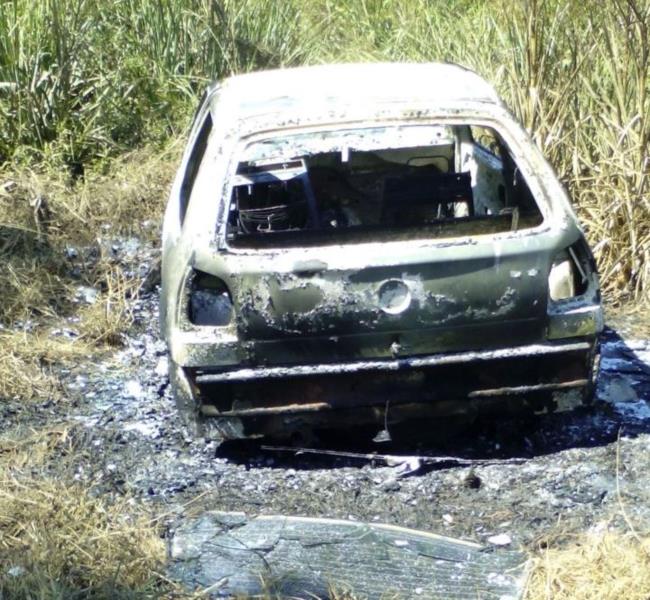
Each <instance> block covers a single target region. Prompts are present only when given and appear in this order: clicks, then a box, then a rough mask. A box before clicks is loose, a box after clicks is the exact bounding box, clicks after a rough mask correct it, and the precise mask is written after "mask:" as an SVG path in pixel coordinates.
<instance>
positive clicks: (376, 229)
mask: <svg viewBox="0 0 650 600" xmlns="http://www.w3.org/2000/svg"><path fill="white" fill-rule="evenodd" d="M542 220H543V219H542V215H541V212H540V210H539V208H538V206H537V204H536V202H535V200H534V198H533V196H532V194H531V192H530V190H529V188H528V186H527V184H526V182H525V180H524V178H523V176H522V175H521V172H520V170H519V169H518V168H517V166H516V164H515V163H514V160H513V159H512V157H511V155H510V153H509V151H508V149H507V147H506V146H505V144H504V143H503V141H502V140H501V138H500V137H499V136H498V134H497V133H496V132H495V131H494V130H492V129H490V128H486V127H479V126H469V125H462V126H458V125H456V126H448V125H444V126H441V125H427V126H386V127H375V128H367V129H357V130H343V131H330V132H325V133H323V132H319V133H307V134H299V135H294V136H286V137H283V138H277V139H272V140H263V141H262V142H257V143H254V144H251V145H250V146H249V147H248V148H247V151H246V152H245V154H244V157H243V159H242V160H240V162H239V164H238V167H237V173H236V175H235V177H234V182H233V185H232V195H231V198H230V205H229V212H228V223H227V239H228V243H230V244H233V245H235V246H243V247H257V246H259V247H264V246H274V245H280V246H282V245H288V246H293V245H305V244H306V245H309V244H324V243H325V244H327V243H344V242H346V241H382V240H394V239H414V238H416V239H417V238H420V239H421V238H428V237H453V236H459V235H478V234H483V233H498V232H503V231H513V230H519V229H523V228H530V227H535V226H537V225H539V224H540V223H541V222H542Z"/></svg>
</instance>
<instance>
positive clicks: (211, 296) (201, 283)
mask: <svg viewBox="0 0 650 600" xmlns="http://www.w3.org/2000/svg"><path fill="white" fill-rule="evenodd" d="M188 287H189V289H188V292H189V297H188V302H187V310H188V315H187V316H188V319H189V321H190V323H192V324H193V325H209V326H212V327H222V326H225V325H229V324H230V322H231V321H232V319H233V316H234V308H233V304H232V298H231V296H230V291H229V290H228V286H227V285H226V284H225V283H224V282H223V281H222V280H221V279H219V278H218V277H215V276H214V275H209V274H208V273H204V272H202V271H196V270H195V271H194V272H193V273H192V276H191V281H190V282H189V286H188Z"/></svg>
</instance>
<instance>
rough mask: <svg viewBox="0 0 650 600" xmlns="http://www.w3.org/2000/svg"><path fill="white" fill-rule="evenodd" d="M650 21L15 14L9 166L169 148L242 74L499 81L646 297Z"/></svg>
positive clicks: (501, 12) (52, 7)
mask: <svg viewBox="0 0 650 600" xmlns="http://www.w3.org/2000/svg"><path fill="white" fill-rule="evenodd" d="M649 23H650V0H612V1H611V2H605V3H601V2H596V1H595V0H587V1H586V2H582V3H577V2H573V1H572V0H544V1H542V0H522V1H521V2H509V1H506V0H502V1H501V2H479V1H477V0H475V1H470V0H450V1H443V0H314V1H313V2H310V3H305V2H301V1H300V0H285V1H283V2H277V1H275V0H220V1H219V0H215V1H212V0H114V1H112V2H104V3H97V2H93V1H91V0H43V1H42V2H31V1H28V0H1V1H0V162H3V161H4V162H5V163H14V164H15V163H16V162H19V163H21V164H27V165H33V164H34V161H37V162H38V163H39V164H41V165H48V166H49V167H50V168H51V169H54V170H60V169H67V170H68V172H69V173H70V174H71V175H72V176H79V175H80V174H84V173H87V172H88V171H89V170H92V169H96V168H97V164H100V165H101V164H102V163H101V161H102V160H103V159H105V158H106V157H110V156H116V155H119V154H121V153H123V152H124V151H126V150H129V151H130V150H132V149H133V148H135V147H139V146H142V145H146V144H148V145H151V144H154V147H156V146H155V145H156V144H160V143H164V142H165V140H167V139H170V138H172V139H173V138H176V137H178V136H179V135H182V133H183V131H184V129H185V127H186V126H187V123H188V120H189V116H190V115H191V114H192V111H193V109H194V107H195V103H196V101H197V97H198V94H199V93H200V90H201V88H202V87H203V86H204V85H205V84H206V82H208V81H209V80H212V79H215V78H220V77H224V76H227V75H229V74H231V73H237V72H243V71H249V70H252V69H260V68H269V67H279V66H288V65H297V64H310V63H321V62H332V61H367V60H399V61H404V60H409V61H411V60H412V61H436V60H446V61H453V62H457V63H460V64H463V65H466V66H469V67H471V68H473V69H475V70H477V71H478V72H479V73H481V74H482V75H484V76H485V77H487V78H488V79H489V80H490V81H492V82H493V83H494V84H495V86H496V87H497V89H498V91H499V92H500V93H501V94H502V96H503V97H504V98H505V100H506V102H507V103H508V104H509V106H510V107H511V108H512V110H513V111H514V112H515V114H516V115H517V116H518V117H519V118H520V119H521V121H522V122H523V123H524V124H525V126H526V127H527V128H528V129H529V131H530V132H531V133H532V135H533V137H534V139H535V140H536V142H537V143H538V144H539V146H540V147H541V148H542V150H543V151H544V153H545V154H546V156H548V157H549V159H550V160H551V162H552V163H553V165H554V166H555V168H556V169H557V170H558V172H559V173H560V176H561V177H562V179H563V181H564V182H565V184H566V185H567V186H568V187H569V188H570V191H571V192H572V194H573V197H574V199H575V204H576V207H577V210H578V211H579V213H580V216H581V217H582V219H583V222H584V223H585V225H586V228H587V231H588V235H589V237H590V238H591V241H592V244H593V245H594V247H595V248H596V250H597V258H598V261H599V264H600V268H601V272H602V277H603V282H604V287H605V289H606V290H607V292H609V293H610V295H611V296H612V297H615V298H619V299H622V300H626V299H630V298H634V299H645V298H647V297H648V295H649V294H648V289H649V286H650V274H649V272H650V267H649V264H650V192H649V183H648V173H649V171H650V169H649V164H650V162H649V161H650V154H649V152H650V151H649V147H650V95H649V89H650V38H649V27H650V25H649ZM95 208H96V209H97V210H98V211H102V210H103V209H102V207H100V206H99V205H96V206H95ZM157 216H159V214H158V215H157ZM1 217H2V215H0V218H1Z"/></svg>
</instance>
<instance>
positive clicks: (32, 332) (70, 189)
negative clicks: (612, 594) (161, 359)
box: [0, 143, 180, 399]
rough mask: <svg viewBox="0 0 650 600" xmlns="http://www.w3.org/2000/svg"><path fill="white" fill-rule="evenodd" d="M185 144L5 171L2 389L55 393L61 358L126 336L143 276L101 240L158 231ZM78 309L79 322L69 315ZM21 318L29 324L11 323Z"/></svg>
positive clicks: (26, 395)
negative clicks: (87, 165) (81, 163)
mask: <svg viewBox="0 0 650 600" xmlns="http://www.w3.org/2000/svg"><path fill="white" fill-rule="evenodd" d="M179 153H180V145H179V144H178V143H175V144H170V145H169V146H168V147H167V148H165V149H162V150H160V149H155V148H146V149H142V150H138V151H136V152H133V153H131V154H128V155H125V156H122V157H121V158H119V159H115V160H112V161H111V162H107V163H104V164H98V165H96V166H95V167H94V168H93V170H90V171H88V172H86V173H85V174H84V176H83V178H81V179H77V180H76V181H73V180H71V179H70V177H69V176H68V175H67V174H66V173H67V171H66V170H64V169H61V168H56V165H45V166H43V167H42V168H41V170H40V171H35V170H33V169H30V168H24V167H20V166H14V167H12V168H11V169H7V170H5V171H4V172H0V261H2V264H3V268H2V269H1V270H0V297H1V299H2V301H1V302H0V326H4V327H5V328H6V329H7V331H5V332H3V331H2V330H0V399H1V398H16V397H17V398H22V399H31V398H43V397H45V398H48V397H54V396H56V394H57V390H58V388H59V387H60V386H59V384H58V382H57V380H56V377H55V375H54V369H53V368H52V367H53V366H54V365H55V364H66V363H69V362H71V361H73V360H77V359H78V358H79V357H81V356H83V355H86V356H88V355H89V354H90V352H91V349H92V348H93V347H101V346H106V345H119V344H120V343H121V342H122V339H123V334H124V332H125V331H126V330H127V329H128V328H129V327H130V326H131V324H132V321H133V315H132V312H131V304H130V302H131V300H132V299H133V298H135V297H137V295H138V293H139V291H140V290H139V286H140V285H141V282H140V281H139V280H137V278H133V277H128V276H127V274H125V271H124V265H121V264H119V263H118V262H117V261H116V260H115V259H114V257H112V256H111V255H110V252H107V251H106V243H105V242H104V241H103V240H110V239H111V238H114V237H117V236H131V235H137V236H138V237H139V238H140V239H145V240H147V239H149V240H156V241H157V239H158V237H159V232H160V224H161V220H162V212H163V209H164V205H165V202H166V198H167V194H168V187H169V184H170V182H171V178H172V176H173V173H174V169H175V166H176V162H177V160H178V154H179ZM67 248H72V249H75V250H76V251H77V252H78V254H79V256H77V257H76V258H71V257H70V255H69V253H66V249H67ZM87 248H92V249H93V251H94V254H95V256H94V257H93V258H92V259H91V260H90V259H88V258H87V257H86V256H84V249H87ZM81 285H83V286H89V287H92V288H94V289H96V290H97V291H98V297H97V301H96V302H95V303H93V304H90V305H87V306H83V305H81V306H80V305H79V304H78V303H77V302H76V301H75V294H76V290H77V288H78V287H79V286H81ZM73 315H74V316H79V317H80V320H79V322H78V323H72V324H71V323H69V322H68V321H67V318H68V317H69V316H73ZM19 322H23V323H24V322H30V323H31V324H32V326H31V327H28V328H27V330H28V331H27V332H24V333H23V332H20V333H16V332H15V331H12V330H13V329H15V326H16V324H17V323H19ZM52 328H71V329H76V330H78V333H79V334H80V338H79V339H77V340H74V341H68V340H64V339H61V338H53V337H51V336H50V335H49V331H50V330H51V329H52Z"/></svg>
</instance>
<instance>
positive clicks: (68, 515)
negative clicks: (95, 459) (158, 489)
mask: <svg viewBox="0 0 650 600" xmlns="http://www.w3.org/2000/svg"><path fill="white" fill-rule="evenodd" d="M164 551H165V550H164V543H163V541H162V540H161V539H160V536H159V535H158V533H157V531H156V527H155V526H154V525H153V524H152V520H151V516H150V515H148V514H147V513H146V512H144V511H143V510H142V509H141V508H138V507H135V506H133V504H132V503H130V502H129V501H128V500H126V499H120V500H117V501H114V502H107V501H106V500H103V499H100V498H94V497H92V496H91V495H90V494H89V493H88V491H87V490H86V489H83V488H82V487H80V486H67V485H64V484H62V483H59V482H56V481H51V480H46V479H43V480H38V479H33V478H28V479H19V478H12V477H6V476H5V477H0V564H1V565H4V566H5V568H4V569H3V572H1V573H0V596H2V597H12V598H15V597H23V598H34V597H45V598H57V597H70V596H71V595H76V594H80V595H83V596H84V597H91V596H94V595H96V594H97V593H99V594H100V595H103V596H105V597H109V596H111V595H113V594H117V593H119V592H123V593H126V592H128V591H134V590H142V589H143V588H144V589H146V588H150V589H152V590H153V586H154V584H155V583H156V580H157V577H156V572H157V570H158V568H159V567H160V565H161V564H162V563H163V560H164ZM11 567H17V568H18V570H17V572H18V576H12V575H11V573H10V572H9V569H11ZM13 573H16V569H14V571H13ZM125 595H126V594H125Z"/></svg>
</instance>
